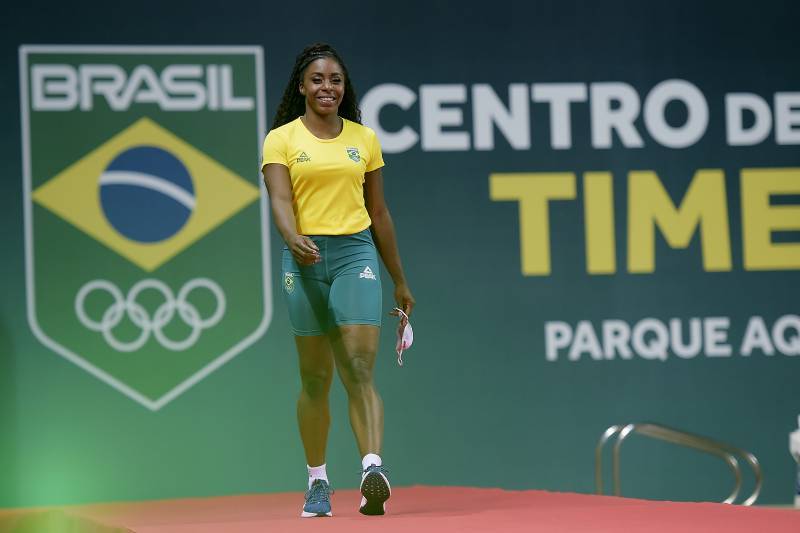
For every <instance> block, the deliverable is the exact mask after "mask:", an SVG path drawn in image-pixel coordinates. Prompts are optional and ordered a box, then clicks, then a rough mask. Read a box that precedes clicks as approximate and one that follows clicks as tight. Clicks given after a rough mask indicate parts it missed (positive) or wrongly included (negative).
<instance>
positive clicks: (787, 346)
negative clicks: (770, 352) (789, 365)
mask: <svg viewBox="0 0 800 533" xmlns="http://www.w3.org/2000/svg"><path fill="white" fill-rule="evenodd" d="M789 329H793V330H794V335H792V336H790V337H787V336H786V332H787V330H789ZM772 342H774V343H775V347H776V348H778V351H780V352H781V353H782V354H784V355H800V316H797V315H786V316H782V317H780V318H779V319H778V320H777V322H775V324H774V325H773V326H772Z"/></svg>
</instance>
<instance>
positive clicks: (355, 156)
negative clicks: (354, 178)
mask: <svg viewBox="0 0 800 533" xmlns="http://www.w3.org/2000/svg"><path fill="white" fill-rule="evenodd" d="M346 150H347V157H349V158H350V159H352V160H353V161H355V162H356V163H360V162H361V154H359V153H358V148H353V147H351V146H348V147H347V148H346Z"/></svg>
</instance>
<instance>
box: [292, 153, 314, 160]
mask: <svg viewBox="0 0 800 533" xmlns="http://www.w3.org/2000/svg"><path fill="white" fill-rule="evenodd" d="M309 161H311V158H310V157H308V154H307V153H305V152H300V155H299V156H298V157H297V159H295V162H296V163H307V162H309Z"/></svg>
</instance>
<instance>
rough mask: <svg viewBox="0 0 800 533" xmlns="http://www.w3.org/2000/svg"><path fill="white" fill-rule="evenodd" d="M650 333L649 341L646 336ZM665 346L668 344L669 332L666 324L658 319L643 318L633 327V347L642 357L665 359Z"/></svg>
mask: <svg viewBox="0 0 800 533" xmlns="http://www.w3.org/2000/svg"><path fill="white" fill-rule="evenodd" d="M648 333H651V334H652V335H650V341H649V342H647V341H646V337H648ZM667 346H669V332H668V331H667V326H665V325H664V323H663V322H661V321H660V320H658V319H655V318H645V319H643V320H640V321H639V322H637V323H636V325H635V326H634V327H633V349H634V350H636V353H637V354H638V355H639V356H640V357H642V358H643V359H659V360H661V361H666V360H667Z"/></svg>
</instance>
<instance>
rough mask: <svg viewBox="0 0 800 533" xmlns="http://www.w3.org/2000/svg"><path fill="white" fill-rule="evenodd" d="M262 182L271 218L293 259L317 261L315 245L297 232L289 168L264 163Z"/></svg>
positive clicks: (310, 263)
mask: <svg viewBox="0 0 800 533" xmlns="http://www.w3.org/2000/svg"><path fill="white" fill-rule="evenodd" d="M264 184H265V185H266V186H267V192H268V193H269V201H270V205H271V207H272V218H273V220H275V225H276V226H277V228H278V231H279V232H280V234H281V236H282V237H283V240H284V241H286V246H288V247H289V251H291V252H292V255H293V256H294V259H295V261H297V262H298V263H299V264H301V265H313V264H314V263H318V262H319V261H320V257H319V248H317V245H316V244H314V241H312V240H311V239H309V238H308V237H306V236H305V235H298V234H297V229H296V228H297V224H296V222H295V217H294V209H293V208H292V180H291V178H290V177H289V169H288V168H286V167H285V166H284V165H281V164H279V163H269V164H267V165H264Z"/></svg>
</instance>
